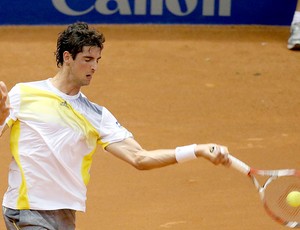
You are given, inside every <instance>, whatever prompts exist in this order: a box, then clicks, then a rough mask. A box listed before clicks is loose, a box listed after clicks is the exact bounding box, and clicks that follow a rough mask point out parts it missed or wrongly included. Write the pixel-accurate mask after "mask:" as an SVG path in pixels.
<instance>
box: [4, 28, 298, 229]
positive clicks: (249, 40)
mask: <svg viewBox="0 0 300 230" xmlns="http://www.w3.org/2000/svg"><path fill="white" fill-rule="evenodd" d="M95 27H97V28H99V29H101V30H102V31H103V32H104V34H105V36H106V43H105V49H104V51H103V57H102V59H101V61H100V66H99V69H98V72H97V73H96V74H95V75H94V79H93V81H92V84H91V85H90V86H89V87H86V88H84V89H83V91H84V93H85V94H86V95H87V96H88V97H89V98H90V99H91V100H92V101H95V102H97V103H98V104H101V105H103V106H105V107H107V108H108V109H109V110H110V111H111V112H112V113H113V114H114V115H115V116H116V117H117V118H118V119H119V122H120V123H121V124H122V125H123V126H125V127H126V128H127V129H129V130H130V131H131V132H132V133H133V134H134V136H135V138H136V139H137V140H138V142H140V144H141V145H142V146H143V147H144V148H146V149H156V148H174V147H176V146H179V145H185V144H191V143H210V142H216V143H220V144H224V145H227V146H228V147H229V149H230V151H231V152H232V154H233V155H236V156H237V157H239V158H240V159H242V160H244V161H246V162H247V163H249V164H250V165H252V166H254V167H257V168H268V169H271V168H272V169H274V168H299V164H300V160H299V159H300V158H299V149H300V141H299V140H300V122H299V117H300V97H299V93H300V88H299V85H300V75H299V71H300V64H299V63H300V62H299V59H300V52H294V51H289V50H287V48H286V41H287V38H288V36H289V28H288V27H272V26H268V27H267V26H245V27H243V26H238V27H235V26H222V27H220V26H154V25H149V26H140V25H135V26H117V25H113V26H112V25H103V26H95ZM62 28H64V27H38V26H34V27H0V34H1V35H0V51H1V62H0V80H3V81H5V82H6V84H7V86H8V88H9V89H10V88H11V87H12V86H13V85H14V84H16V83H18V82H20V81H33V80H40V79H44V78H48V77H51V76H53V75H54V74H55V73H56V71H57V68H56V63H55V58H54V54H53V53H54V51H55V46H56V38H57V34H58V32H59V31H61V30H62ZM8 139H9V133H8V132H7V133H5V134H4V136H3V137H2V139H1V141H0V146H1V147H0V152H1V163H0V164H1V165H0V178H1V184H0V194H1V196H2V195H3V193H4V192H5V190H6V187H7V170H8V164H9V162H10V158H11V155H10V153H9V142H8ZM91 174H92V177H91V181H90V184H89V186H88V200H87V212H86V213H84V214H82V213H78V215H77V230H100V229H104V230H165V229H171V230H196V229H205V230H219V229H222V230H241V229H242V230H250V229H251V230H262V229H263V230H280V229H286V228H285V227H282V226H280V225H278V224H277V223H275V222H274V221H273V220H271V218H269V216H268V215H267V214H266V213H265V211H264V209H263V207H262V205H261V203H260V200H259V196H258V194H257V192H256V191H255V189H254V187H253V185H252V183H251V181H250V180H248V179H247V178H245V177H244V176H242V175H241V174H240V173H238V172H236V171H234V170H231V169H227V168H224V167H222V166H218V167H216V166H214V165H212V164H211V163H209V162H207V161H206V160H202V159H199V160H197V161H192V162H188V163H185V164H181V165H174V166H170V167H166V168H161V169H156V170H151V171H137V170H136V169H134V168H132V167H131V166H129V165H127V164H125V163H123V162H122V161H120V160H119V159H116V158H114V157H113V156H111V155H109V154H108V153H106V152H104V151H103V150H102V149H101V148H100V147H99V149H98V151H97V153H96V154H95V157H94V161H93V165H92V169H91ZM0 229H4V223H3V221H2V219H1V220H0Z"/></svg>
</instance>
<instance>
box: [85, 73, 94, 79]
mask: <svg viewBox="0 0 300 230" xmlns="http://www.w3.org/2000/svg"><path fill="white" fill-rule="evenodd" d="M85 76H86V78H87V79H92V77H93V75H92V74H87V75H85Z"/></svg>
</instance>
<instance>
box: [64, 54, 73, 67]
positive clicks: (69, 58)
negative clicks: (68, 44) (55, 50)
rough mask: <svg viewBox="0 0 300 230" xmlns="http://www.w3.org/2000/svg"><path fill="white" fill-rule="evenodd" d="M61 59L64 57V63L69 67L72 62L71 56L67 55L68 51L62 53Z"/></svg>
mask: <svg viewBox="0 0 300 230" xmlns="http://www.w3.org/2000/svg"><path fill="white" fill-rule="evenodd" d="M63 57H64V63H66V64H67V65H69V64H70V63H71V61H72V60H73V58H72V55H71V54H70V53H69V51H65V52H64V53H63Z"/></svg>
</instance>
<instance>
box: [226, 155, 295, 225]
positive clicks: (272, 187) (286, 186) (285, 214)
mask: <svg viewBox="0 0 300 230" xmlns="http://www.w3.org/2000/svg"><path fill="white" fill-rule="evenodd" d="M229 159H230V161H231V166H230V167H232V168H234V169H236V170H237V171H239V172H241V173H243V174H244V175H247V176H248V177H249V178H250V179H251V180H252V181H253V184H254V186H255V187H256V189H257V191H258V192H259V196H260V199H261V201H262V203H263V206H264V208H265V210H266V212H267V213H268V214H269V215H270V216H271V217H272V218H273V219H274V220H275V221H277V222H278V223H280V224H282V225H285V226H287V227H290V228H300V206H299V207H292V206H290V205H289V204H288V203H287V202H286V197H287V195H288V194H289V193H290V192H292V191H299V192H300V171H299V170H296V169H279V170H260V169H254V168H251V167H250V166H248V165H247V164H246V163H244V162H242V161H241V160H239V159H237V158H235V157H233V156H232V155H229ZM258 176H261V177H263V178H265V182H264V184H263V185H261V184H260V183H259V181H258Z"/></svg>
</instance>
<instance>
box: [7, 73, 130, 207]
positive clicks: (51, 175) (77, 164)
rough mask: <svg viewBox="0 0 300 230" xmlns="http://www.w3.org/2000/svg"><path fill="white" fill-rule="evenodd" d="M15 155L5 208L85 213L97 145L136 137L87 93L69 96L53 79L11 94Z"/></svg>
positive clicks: (10, 119) (19, 87) (17, 88)
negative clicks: (52, 81)
mask: <svg viewBox="0 0 300 230" xmlns="http://www.w3.org/2000/svg"><path fill="white" fill-rule="evenodd" d="M9 98H10V103H11V106H12V109H11V112H10V116H9V117H8V118H7V120H6V123H7V124H8V126H9V127H10V128H11V137H10V147H11V153H12V155H13V158H12V162H11V164H10V167H9V180H8V183H9V186H8V189H7V191H6V193H5V195H4V199H3V205H4V206H6V207H8V208H13V209H36V210H55V209H73V210H78V211H85V202H86V190H87V189H86V185H87V184H88V181H89V178H90V174H89V170H90V167H91V163H92V156H93V154H94V152H95V150H96V147H97V144H100V145H101V146H102V147H103V148H105V147H106V146H107V145H109V144H111V143H114V142H118V141H121V140H124V139H125V138H129V137H132V134H131V133H130V132H129V131H127V130H126V129H125V128H124V127H122V126H121V125H120V124H119V123H118V121H117V120H116V118H115V117H114V116H113V115H112V114H111V113H110V112H109V111H108V110H107V109H106V108H104V107H101V106H99V105H97V104H95V103H92V102H90V101H89V100H88V99H87V98H86V97H85V96H84V95H83V94H82V93H81V92H79V93H78V94H77V95H75V96H69V95H66V94H64V93H62V92H60V91H59V90H58V89H57V88H55V87H54V86H53V85H52V84H51V82H50V79H47V80H43V81H36V82H29V83H19V84H17V85H16V86H14V87H13V88H12V89H11V91H10V92H9Z"/></svg>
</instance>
